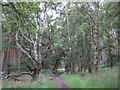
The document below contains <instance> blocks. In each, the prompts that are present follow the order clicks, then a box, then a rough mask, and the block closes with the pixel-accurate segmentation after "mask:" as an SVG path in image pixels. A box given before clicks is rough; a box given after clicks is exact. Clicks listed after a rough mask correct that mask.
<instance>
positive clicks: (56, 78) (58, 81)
mask: <svg viewBox="0 0 120 90" xmlns="http://www.w3.org/2000/svg"><path fill="white" fill-rule="evenodd" d="M62 74H63V73H62V72H59V73H57V74H56V75H55V76H53V77H52V78H53V80H54V81H55V83H56V88H70V87H69V86H67V85H66V84H64V82H63V80H62V79H61V78H60V76H61V75H62Z"/></svg>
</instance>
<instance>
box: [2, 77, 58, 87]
mask: <svg viewBox="0 0 120 90" xmlns="http://www.w3.org/2000/svg"><path fill="white" fill-rule="evenodd" d="M42 77H43V78H44V79H43V82H42V83H41V81H42V78H41V77H39V78H38V80H36V81H35V82H31V77H30V76H24V77H21V78H20V79H21V80H22V81H23V82H15V81H13V80H9V81H3V83H2V88H55V86H56V85H55V83H54V81H51V80H50V79H49V76H47V75H46V76H45V75H42Z"/></svg>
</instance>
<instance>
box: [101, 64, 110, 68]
mask: <svg viewBox="0 0 120 90" xmlns="http://www.w3.org/2000/svg"><path fill="white" fill-rule="evenodd" d="M105 67H108V65H106V64H103V65H99V68H105Z"/></svg>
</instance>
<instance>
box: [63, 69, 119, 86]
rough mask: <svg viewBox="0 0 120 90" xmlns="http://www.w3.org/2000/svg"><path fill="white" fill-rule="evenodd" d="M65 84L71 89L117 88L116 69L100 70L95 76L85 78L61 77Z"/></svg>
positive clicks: (78, 76) (77, 76)
mask: <svg viewBox="0 0 120 90" xmlns="http://www.w3.org/2000/svg"><path fill="white" fill-rule="evenodd" d="M61 78H62V79H63V80H64V81H65V84H67V85H68V86H70V87H71V88H118V67H114V68H113V69H102V70H101V71H100V72H98V73H97V74H92V75H91V74H86V75H85V76H82V77H81V76H80V75H79V74H77V75H62V76H61Z"/></svg>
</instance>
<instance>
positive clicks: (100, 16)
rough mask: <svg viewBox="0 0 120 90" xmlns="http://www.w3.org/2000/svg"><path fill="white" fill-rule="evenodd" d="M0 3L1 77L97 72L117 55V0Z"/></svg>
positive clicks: (119, 36) (119, 34) (119, 38)
mask: <svg viewBox="0 0 120 90" xmlns="http://www.w3.org/2000/svg"><path fill="white" fill-rule="evenodd" d="M1 4H2V12H3V14H2V19H3V20H2V46H3V47H2V57H0V58H1V59H3V60H2V61H1V62H0V63H3V65H2V72H3V75H4V76H6V75H10V74H16V73H17V74H21V73H26V74H29V75H31V76H32V77H33V79H36V77H37V75H39V73H41V72H47V73H56V72H58V69H59V68H61V69H65V72H66V73H67V74H75V73H77V72H89V73H91V74H94V73H97V72H99V67H100V65H103V66H107V67H111V68H112V67H113V66H115V65H118V63H119V58H120V28H119V26H118V25H119V22H120V21H119V20H118V18H119V15H120V12H119V2H88V3H85V2H16V3H14V2H8V3H1Z"/></svg>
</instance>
